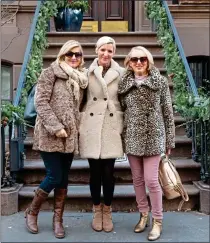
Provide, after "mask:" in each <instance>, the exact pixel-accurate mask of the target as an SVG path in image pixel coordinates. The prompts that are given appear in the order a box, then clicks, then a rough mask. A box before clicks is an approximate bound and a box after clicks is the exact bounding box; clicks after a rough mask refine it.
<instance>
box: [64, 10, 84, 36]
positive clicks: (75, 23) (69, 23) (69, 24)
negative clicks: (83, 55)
mask: <svg viewBox="0 0 210 243" xmlns="http://www.w3.org/2000/svg"><path fill="white" fill-rule="evenodd" d="M82 21H83V12H82V11H81V9H71V8H66V13H65V23H64V30H65V31H73V32H79V31H80V29H81V26H82Z"/></svg>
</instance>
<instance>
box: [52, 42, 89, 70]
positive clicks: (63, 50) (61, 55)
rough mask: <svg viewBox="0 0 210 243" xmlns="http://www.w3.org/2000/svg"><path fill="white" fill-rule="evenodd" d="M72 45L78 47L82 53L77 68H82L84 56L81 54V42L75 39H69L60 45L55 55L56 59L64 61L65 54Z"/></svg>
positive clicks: (58, 61)
mask: <svg viewBox="0 0 210 243" xmlns="http://www.w3.org/2000/svg"><path fill="white" fill-rule="evenodd" d="M74 47H79V48H80V51H81V53H82V57H81V63H80V64H79V67H78V68H79V69H80V68H82V67H83V65H84V63H85V62H84V56H83V49H82V46H81V44H80V43H79V42H78V41H75V40H69V41H67V42H66V43H65V44H63V46H62V47H61V49H60V51H59V53H58V55H57V59H56V61H57V63H60V62H62V61H64V59H65V54H66V53H68V52H69V51H71V49H73V48H74Z"/></svg>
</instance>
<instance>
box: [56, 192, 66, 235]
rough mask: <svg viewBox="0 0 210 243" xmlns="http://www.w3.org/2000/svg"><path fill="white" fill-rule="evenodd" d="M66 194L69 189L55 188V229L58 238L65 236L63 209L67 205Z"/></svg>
mask: <svg viewBox="0 0 210 243" xmlns="http://www.w3.org/2000/svg"><path fill="white" fill-rule="evenodd" d="M66 195H67V189H55V190H54V216H53V230H54V234H55V237H56V238H64V237H65V230H64V227H63V211H64V206H65V199H66Z"/></svg>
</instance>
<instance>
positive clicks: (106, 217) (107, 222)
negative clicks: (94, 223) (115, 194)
mask: <svg viewBox="0 0 210 243" xmlns="http://www.w3.org/2000/svg"><path fill="white" fill-rule="evenodd" d="M111 211H112V209H111V206H106V205H104V207H103V230H104V231H105V232H110V231H112V230H113V228H114V226H113V223H112V214H111Z"/></svg>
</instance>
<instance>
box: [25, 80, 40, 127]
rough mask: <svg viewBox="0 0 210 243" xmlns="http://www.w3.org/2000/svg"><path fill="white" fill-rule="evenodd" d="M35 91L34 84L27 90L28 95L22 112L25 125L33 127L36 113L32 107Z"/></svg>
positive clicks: (33, 106)
mask: <svg viewBox="0 0 210 243" xmlns="http://www.w3.org/2000/svg"><path fill="white" fill-rule="evenodd" d="M35 90H36V84H35V85H34V86H33V87H32V88H31V89H30V90H29V95H28V99H27V103H26V107H25V111H24V120H25V121H26V123H27V124H29V125H31V126H34V125H35V122H36V116H37V112H36V109H35V105H34V95H35Z"/></svg>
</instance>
